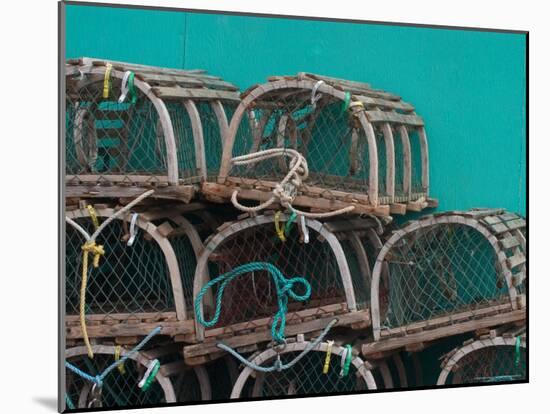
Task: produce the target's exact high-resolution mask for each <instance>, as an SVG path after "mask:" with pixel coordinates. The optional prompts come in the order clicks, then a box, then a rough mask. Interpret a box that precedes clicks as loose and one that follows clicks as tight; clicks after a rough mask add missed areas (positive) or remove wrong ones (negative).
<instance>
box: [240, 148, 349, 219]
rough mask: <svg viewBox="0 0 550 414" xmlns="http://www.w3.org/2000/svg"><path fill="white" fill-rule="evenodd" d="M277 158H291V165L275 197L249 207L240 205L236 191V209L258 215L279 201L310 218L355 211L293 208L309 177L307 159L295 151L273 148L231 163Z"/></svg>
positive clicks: (242, 163)
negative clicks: (299, 190)
mask: <svg viewBox="0 0 550 414" xmlns="http://www.w3.org/2000/svg"><path fill="white" fill-rule="evenodd" d="M276 157H289V158H290V163H289V170H288V173H287V174H286V175H285V177H284V178H283V179H282V180H281V182H279V183H277V185H275V188H274V189H273V191H272V193H273V195H272V196H271V197H269V199H267V200H266V201H264V202H263V203H260V204H258V205H256V206H254V207H247V206H244V205H242V204H241V203H239V200H238V198H237V196H238V194H239V191H238V190H235V191H233V193H232V194H231V203H233V205H234V206H235V207H236V208H238V209H239V210H241V211H244V212H247V213H257V212H258V211H260V210H263V209H265V208H267V207H269V206H271V205H272V204H273V203H275V202H276V201H278V202H279V204H281V205H282V206H283V207H285V208H288V209H289V210H290V211H293V212H295V213H296V214H298V215H302V216H305V217H309V218H325V217H333V216H336V215H339V214H344V213H348V212H350V211H352V210H353V209H355V206H347V207H344V208H341V209H340V210H335V211H328V212H325V213H309V212H305V211H300V210H297V209H295V208H294V207H292V202H293V201H294V199H295V198H296V195H297V192H298V188H300V187H301V185H302V182H303V181H304V180H306V179H307V177H308V175H309V169H308V165H307V161H306V159H305V157H304V156H303V155H302V154H300V153H299V152H298V151H296V150H295V149H292V148H271V149H268V150H263V151H258V152H253V153H251V154H245V155H240V156H238V157H234V158H232V159H231V163H232V164H233V165H249V164H255V163H258V162H261V161H265V160H268V159H271V158H276Z"/></svg>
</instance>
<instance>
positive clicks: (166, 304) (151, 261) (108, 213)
mask: <svg viewBox="0 0 550 414" xmlns="http://www.w3.org/2000/svg"><path fill="white" fill-rule="evenodd" d="M90 207H91V205H88V206H87V207H86V208H78V209H73V210H69V211H67V218H68V221H67V224H66V235H65V249H66V289H65V290H66V301H65V307H66V318H65V321H66V327H67V331H66V334H67V339H69V340H79V339H83V338H84V339H85V336H87V337H89V338H103V337H110V338H117V337H136V338H137V337H139V336H142V335H146V334H147V333H148V332H149V331H150V330H151V329H152V328H154V327H156V326H158V325H160V326H162V327H163V332H162V334H163V335H169V336H175V335H192V333H193V332H194V326H193V320H192V313H191V308H192V304H193V302H192V295H193V277H194V272H195V266H196V262H197V257H198V254H199V252H200V251H201V249H202V241H201V239H200V237H199V235H198V233H197V231H196V229H195V227H194V226H193V225H192V224H191V223H190V222H189V221H188V220H187V219H186V218H185V217H184V216H183V213H182V212H181V210H184V209H185V207H186V205H183V204H180V205H176V206H171V207H170V206H164V207H158V208H152V207H142V206H141V207H140V206H136V207H135V208H134V209H132V210H131V211H128V212H126V213H124V214H122V215H120V216H118V217H116V218H115V219H114V220H112V221H110V222H109V223H108V224H107V225H106V226H105V227H104V228H103V230H101V231H100V233H99V235H98V236H97V238H96V242H97V244H98V245H99V246H101V248H102V249H103V250H104V254H103V255H102V256H100V257H99V258H98V263H97V264H98V266H97V267H94V264H93V263H92V262H91V260H90V263H89V264H88V266H87V267H88V268H87V271H86V275H87V277H86V283H84V284H83V283H82V276H83V271H84V270H86V269H84V263H83V261H84V256H83V246H84V245H85V244H86V238H85V237H84V235H83V233H82V232H81V230H84V231H85V232H87V233H88V234H92V233H94V231H95V230H96V226H97V225H101V224H102V223H103V222H104V221H106V220H107V219H108V218H109V217H112V216H113V215H114V214H116V212H117V211H118V210H119V209H120V206H118V207H116V208H113V207H110V206H108V205H96V206H95V208H94V207H92V208H90ZM82 318H84V321H85V325H87V327H86V331H87V335H86V334H85V332H83V324H82Z"/></svg>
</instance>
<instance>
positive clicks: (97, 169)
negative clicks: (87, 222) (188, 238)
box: [65, 58, 239, 202]
mask: <svg viewBox="0 0 550 414" xmlns="http://www.w3.org/2000/svg"><path fill="white" fill-rule="evenodd" d="M65 71H66V80H65V81H66V123H65V147H66V152H65V158H66V184H67V189H66V193H67V195H68V196H87V197H94V196H98V195H99V196H102V197H113V196H115V197H125V196H134V195H136V194H138V193H139V192H141V191H143V189H140V188H139V187H151V186H154V187H156V188H157V191H156V194H155V196H156V197H163V198H174V199H178V200H183V201H186V202H187V201H189V200H190V199H191V198H192V196H193V194H194V191H195V189H194V186H193V185H194V184H196V183H199V182H200V181H202V180H204V179H206V177H207V176H208V171H209V169H213V171H214V172H215V171H217V169H218V166H219V159H220V154H221V146H222V142H223V139H224V136H225V134H226V131H227V129H228V121H227V117H228V115H229V116H231V114H232V113H233V111H234V108H235V107H236V105H237V104H238V102H239V94H238V92H237V90H238V89H237V87H235V86H234V85H232V84H230V83H228V82H225V81H223V80H222V79H220V78H219V77H215V76H211V75H208V74H206V73H205V71H202V70H176V69H166V68H158V67H153V66H145V65H137V64H132V63H125V62H115V61H106V60H99V59H93V58H80V59H72V60H69V61H67V64H66V66H65Z"/></svg>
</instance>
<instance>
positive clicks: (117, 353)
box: [115, 345, 126, 375]
mask: <svg viewBox="0 0 550 414" xmlns="http://www.w3.org/2000/svg"><path fill="white" fill-rule="evenodd" d="M120 351H121V346H120V345H117V346H115V361H118V360H119V359H120ZM117 368H118V370H119V371H120V373H121V374H122V375H124V374H125V373H126V369H125V368H124V362H123V363H122V364H119V365H118V366H117Z"/></svg>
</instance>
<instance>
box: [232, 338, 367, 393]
mask: <svg viewBox="0 0 550 414" xmlns="http://www.w3.org/2000/svg"><path fill="white" fill-rule="evenodd" d="M308 345H309V342H307V341H306V342H293V343H288V344H287V345H286V347H284V348H283V349H282V350H279V351H277V350H275V349H273V348H270V349H267V350H266V351H263V352H261V353H259V354H257V355H255V356H253V357H251V358H250V362H252V363H253V364H255V365H259V366H271V365H273V363H274V362H275V361H276V360H277V359H279V360H280V362H281V363H282V364H283V365H286V364H289V363H291V361H293V360H295V359H296V358H297V357H298V355H299V354H300V353H301V352H302V351H303V350H304V349H305V348H306V347H307V346H308ZM344 350H345V348H344V347H343V346H338V345H336V344H332V345H330V346H329V344H328V343H327V342H321V343H319V344H318V345H317V346H316V347H315V348H313V349H312V350H311V351H309V352H308V353H306V354H305V356H303V357H302V358H301V359H299V360H298V361H297V362H296V363H295V364H294V365H292V366H291V367H289V368H286V369H282V370H281V371H277V370H275V371H272V372H260V371H255V370H254V369H253V368H251V367H249V366H245V368H244V369H243V371H242V372H241V374H240V375H239V377H238V378H237V381H236V383H235V386H234V387H233V391H232V392H231V398H246V397H252V398H257V397H275V396H292V395H315V394H336V393H341V392H352V391H366V390H373V389H376V383H375V381H374V377H373V376H372V373H371V372H370V370H369V368H368V365H367V364H366V363H365V361H363V360H362V359H361V358H360V357H358V356H355V355H352V356H351V358H350V360H349V362H348V363H347V368H345V366H346V358H345V357H344V358H342V354H343V352H344ZM327 351H328V352H327ZM327 354H328V355H329V357H328V358H327ZM327 361H328V364H327Z"/></svg>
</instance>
